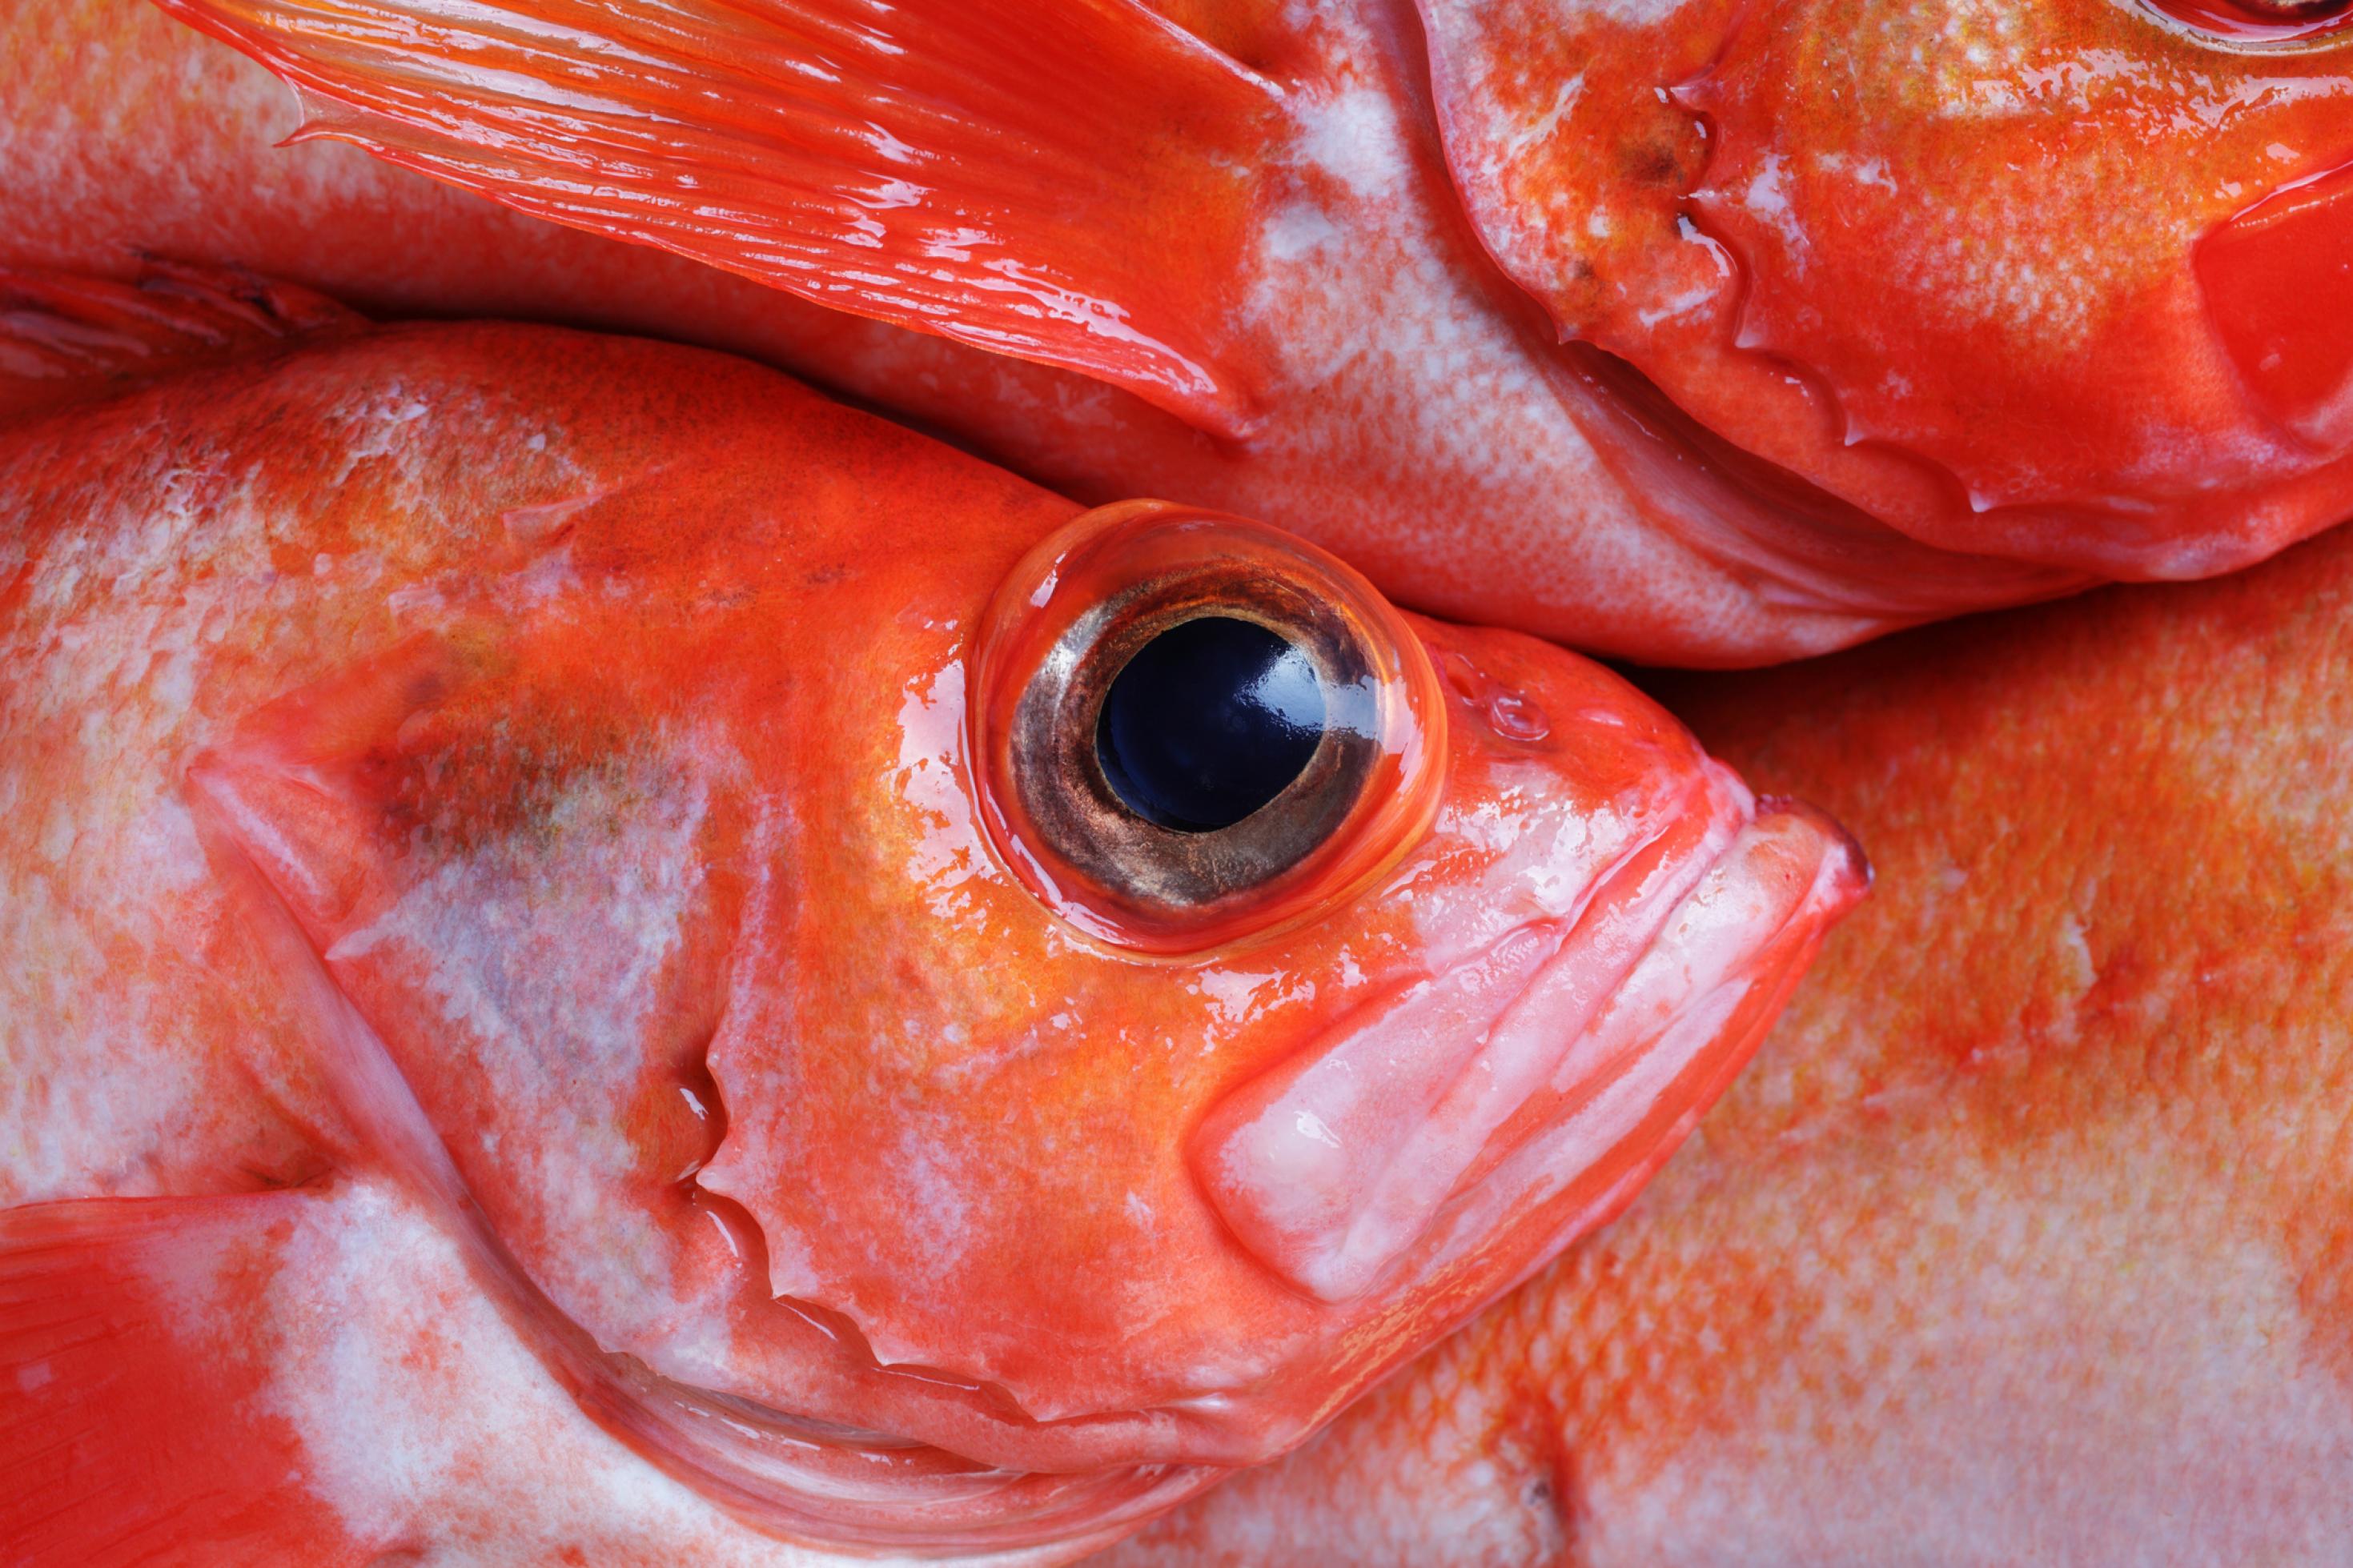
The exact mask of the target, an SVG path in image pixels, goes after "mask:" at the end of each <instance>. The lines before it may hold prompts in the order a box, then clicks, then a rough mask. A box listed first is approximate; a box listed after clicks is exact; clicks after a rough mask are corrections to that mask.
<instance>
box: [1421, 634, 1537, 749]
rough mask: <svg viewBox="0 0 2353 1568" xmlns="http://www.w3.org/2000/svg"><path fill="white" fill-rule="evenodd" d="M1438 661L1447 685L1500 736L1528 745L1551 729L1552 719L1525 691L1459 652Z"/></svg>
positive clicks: (1464, 704)
mask: <svg viewBox="0 0 2353 1568" xmlns="http://www.w3.org/2000/svg"><path fill="white" fill-rule="evenodd" d="M1438 663H1439V668H1440V671H1441V672H1442V673H1443V675H1444V676H1445V679H1446V688H1447V689H1448V690H1450V691H1451V692H1453V693H1454V695H1455V696H1456V697H1458V698H1460V699H1461V700H1462V704H1463V706H1465V707H1467V708H1469V709H1470V710H1472V712H1474V713H1476V714H1478V715H1479V717H1480V718H1481V719H1482V720H1484V721H1486V725H1487V728H1488V729H1490V730H1492V731H1494V732H1495V733H1496V734H1497V735H1499V736H1501V737H1502V738H1503V739H1504V740H1506V741H1517V742H1520V743H1521V744H1522V745H1530V746H1532V745H1534V744H1535V743H1536V742H1538V741H1541V740H1543V739H1544V738H1545V737H1546V736H1547V735H1550V734H1551V733H1552V721H1551V720H1550V719H1549V718H1547V717H1546V715H1545V710H1544V709H1543V707H1542V706H1541V705H1540V704H1538V703H1537V701H1536V700H1535V698H1533V697H1530V696H1529V695H1527V693H1525V692H1524V691H1520V690H1517V689H1514V688H1512V687H1509V686H1505V685H1504V684H1503V683H1502V682H1501V681H1499V680H1496V679H1494V678H1493V677H1492V676H1490V675H1489V674H1488V673H1487V672H1486V671H1485V670H1483V669H1481V668H1479V667H1478V666H1477V665H1475V664H1473V663H1472V662H1471V660H1470V659H1468V658H1465V657H1463V656H1462V655H1461V654H1459V653H1449V654H1447V655H1446V656H1445V657H1444V658H1440V660H1439V661H1438Z"/></svg>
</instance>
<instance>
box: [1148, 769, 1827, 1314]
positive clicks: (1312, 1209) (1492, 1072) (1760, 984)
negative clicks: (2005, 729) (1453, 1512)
mask: <svg viewBox="0 0 2353 1568" xmlns="http://www.w3.org/2000/svg"><path fill="white" fill-rule="evenodd" d="M1702 794H1703V795H1704V805H1703V807H1702V808H1701V809H1699V810H1695V811H1693V812H1690V813H1686V814H1684V817H1683V820H1682V821H1680V822H1678V823H1677V824H1676V826H1673V827H1672V828H1670V829H1668V830H1667V831H1666V832H1664V833H1662V834H1661V835H1660V836H1658V837H1654V838H1652V839H1651V840H1650V841H1649V842H1647V843H1645V844H1643V845H1642V846H1641V847H1639V848H1637V849H1635V850H1634V851H1633V852H1632V853H1630V855H1629V856H1627V857H1626V858H1623V859H1622V860H1620V863H1619V864H1618V865H1617V866H1616V867H1615V868H1613V869H1612V870H1611V871H1610V872H1609V875H1608V876H1607V877H1605V878H1604V879H1602V881H1601V882H1600V884H1599V886H1598V888H1597V889H1596V890H1595V892H1594V894H1593V896H1592V897H1591V898H1590V899H1589V900H1588V901H1587V902H1586V904H1585V906H1584V907H1583V909H1582V910H1579V911H1577V913H1576V914H1575V916H1574V917H1573V918H1570V919H1566V920H1561V921H1534V922H1529V923H1526V924H1523V925H1519V926H1516V927H1514V928H1513V929H1512V930H1511V931H1507V932H1505V933H1504V935H1503V936H1502V937H1500V938H1499V939H1497V940H1496V941H1495V942H1493V943H1492V944H1491V945H1489V946H1488V947H1487V948H1485V949H1484V950H1482V951H1481V952H1477V953H1475V954H1474V955H1472V957H1470V958H1469V959H1467V960H1465V961H1463V962H1461V963H1457V964H1455V965H1453V966H1451V967H1450V968H1448V969H1446V970H1444V971H1442V972H1440V973H1435V974H1431V975H1429V976H1427V977H1424V978H1422V979H1420V980H1419V981H1416V982H1413V983H1411V984H1406V985H1404V986H1402V987H1400V988H1398V990H1396V991H1394V992H1392V993H1391V994H1388V995H1386V996H1384V997H1380V998H1377V999H1375V1000H1373V1001H1371V1002H1369V1003H1367V1004H1366V1005H1365V1006H1363V1007H1361V1008H1359V1009H1357V1010H1356V1012H1355V1013H1353V1014H1351V1015H1350V1016H1348V1017H1346V1018H1345V1019H1343V1020H1341V1021H1340V1022H1339V1023H1338V1024H1337V1025H1335V1026H1334V1027H1333V1028H1332V1029H1331V1030H1329V1031H1327V1032H1326V1033H1325V1034H1324V1035H1323V1036H1322V1037H1319V1038H1317V1039H1316V1040H1315V1041H1314V1043H1313V1044H1311V1045H1310V1046H1309V1047H1308V1048H1307V1049H1305V1050H1303V1051H1302V1052H1300V1053H1298V1054H1297V1055H1295V1056H1294V1057H1293V1058H1291V1059H1290V1060H1288V1061H1286V1062H1285V1063H1283V1064H1282V1066H1280V1067H1278V1068H1275V1069H1273V1070H1272V1071H1271V1072H1269V1073H1267V1074H1265V1075H1264V1076H1262V1077H1261V1078H1259V1079H1255V1080H1253V1081H1251V1082H1250V1083H1247V1084H1245V1085H1243V1086H1242V1087H1241V1088H1240V1089H1238V1090H1236V1091H1235V1092H1234V1093H1233V1094H1231V1095H1229V1097H1228V1098H1227V1099H1225V1100H1222V1101H1220V1102H1219V1104H1218V1105H1217V1106H1216V1107H1215V1108H1214V1109H1213V1110H1211V1112H1210V1114H1209V1116H1208V1118H1207V1120H1206V1121H1204V1122H1203V1123H1202V1126H1201V1128H1200V1129H1199V1131H1198V1133H1197V1134H1196V1136H1195V1139H1194V1141H1193V1143H1192V1145H1191V1149H1190V1155H1191V1162H1192V1165H1193V1169H1194V1172H1195V1174H1196V1177H1197V1179H1198V1181H1199V1182H1200V1183H1201V1184H1202V1187H1203V1189H1204V1191H1205V1193H1206V1194H1207V1195H1208V1200H1209V1202H1210V1204H1211V1205H1212V1206H1213V1207H1214V1208H1215V1209H1216V1210H1217V1212H1218V1213H1219V1215H1220V1216H1221V1217H1222V1218H1223V1219H1224V1221H1225V1223H1226V1225H1227V1226H1229V1228H1230V1229H1231V1230H1232V1232H1233V1234H1234V1236H1235V1237H1237V1238H1238V1239H1239V1240H1240V1242H1241V1244H1242V1246H1243V1247H1246V1248H1247V1249H1248V1250H1249V1251H1250V1253H1251V1255H1252V1256H1254V1257H1255V1258H1258V1260H1259V1261H1260V1262H1261V1264H1263V1265H1264V1266H1265V1267H1266V1268H1269V1269H1270V1270H1271V1271H1272V1272H1273V1273H1274V1274H1275V1275H1277V1276H1278V1277H1280V1278H1281V1279H1283V1280H1284V1281H1285V1282H1287V1283H1288V1284H1289V1285H1291V1286H1292V1287H1293V1288H1294V1289H1298V1290H1300V1291H1301V1292H1303V1293H1304V1294H1306V1295H1308V1296H1310V1297H1312V1298H1314V1299H1315V1300H1321V1301H1324V1302H1331V1303H1336V1302H1342V1301H1347V1300H1355V1299H1357V1298H1360V1297H1363V1296H1366V1295H1367V1294H1368V1293H1371V1292H1374V1291H1377V1290H1381V1289H1385V1288H1388V1287H1393V1286H1395V1285H1397V1284H1398V1282H1399V1281H1400V1280H1401V1279H1403V1278H1405V1277H1406V1276H1407V1275H1408V1274H1409V1273H1411V1274H1413V1275H1417V1276H1422V1275H1433V1274H1439V1273H1448V1272H1451V1271H1452V1268H1453V1266H1455V1265H1457V1264H1461V1263H1464V1262H1468V1261H1470V1260H1472V1259H1473V1258H1477V1257H1479V1256H1480V1255H1482V1254H1483V1253H1484V1252H1485V1251H1487V1250H1488V1249H1489V1248H1490V1247H1493V1246H1494V1245H1495V1244H1497V1242H1498V1241H1499V1240H1500V1239H1504V1238H1506V1237H1507V1235H1508V1233H1511V1232H1513V1231H1514V1229H1515V1228H1516V1227H1517V1222H1519V1221H1520V1220H1522V1219H1524V1218H1526V1217H1527V1216H1529V1215H1533V1214H1535V1212H1536V1211H1537V1210H1538V1209H1540V1208H1542V1207H1543V1206H1544V1205H1546V1204H1547V1203H1548V1202H1549V1201H1550V1200H1551V1199H1553V1198H1555V1197H1557V1196H1559V1195H1560V1194H1563V1193H1565V1192H1567V1191H1568V1190H1569V1189H1570V1188H1572V1187H1580V1188H1583V1189H1585V1190H1587V1191H1588V1192H1590V1193H1593V1194H1596V1195H1597V1196H1598V1199H1599V1202H1598V1204H1596V1203H1588V1204H1581V1205H1573V1206H1572V1212H1570V1213H1568V1214H1567V1215H1555V1216H1553V1217H1554V1219H1555V1221H1556V1223H1555V1224H1553V1225H1550V1226H1544V1227H1542V1228H1543V1230H1544V1232H1545V1234H1544V1235H1543V1236H1541V1237H1527V1236H1512V1237H1508V1239H1509V1246H1508V1247H1507V1250H1510V1251H1512V1252H1514V1255H1515V1256H1516V1255H1519V1254H1528V1253H1530V1252H1531V1251H1532V1249H1531V1247H1529V1246H1528V1243H1529V1242H1530V1241H1531V1240H1532V1239H1533V1240H1535V1241H1537V1242H1539V1243H1540V1244H1541V1245H1540V1247H1538V1248H1535V1249H1533V1256H1532V1257H1530V1258H1528V1259H1527V1261H1526V1266H1527V1267H1533V1266H1534V1265H1535V1263H1537V1262H1541V1261H1542V1258H1544V1257H1545V1256H1548V1254H1549V1252H1550V1251H1551V1249H1552V1248H1553V1247H1555V1246H1557V1245H1559V1244H1561V1243H1563V1242H1565V1241H1566V1240H1567V1239H1568V1234H1567V1233H1570V1232H1573V1231H1574V1230H1577V1229H1581V1228H1583V1226H1586V1225H1589V1224H1591V1223H1595V1222H1596V1221H1597V1220H1598V1218H1599V1217H1605V1216H1606V1213H1607V1212H1612V1211H1614V1208H1615V1206H1617V1205H1620V1204H1622V1203H1623V1201H1624V1199H1625V1198H1626V1197H1628V1196H1630V1194H1631V1193H1632V1191H1633V1190H1634V1188H1635V1187H1636V1186H1637V1185H1639V1183H1640V1180H1641V1178H1642V1177H1643V1176H1645V1175H1647V1174H1648V1173H1649V1172H1650V1171H1651V1170H1653V1169H1655V1168H1656V1166H1657V1165H1658V1164H1659V1163H1661V1162H1662V1161H1663V1160H1664V1159H1665V1158H1666V1156H1667V1154H1668V1153H1670V1152H1672V1150H1673V1148H1674V1146H1675V1144H1676V1143H1678V1142H1680V1141H1681V1139H1682V1137H1683V1133H1684V1132H1686V1131H1689V1129H1690V1127H1691V1126H1692V1125H1693V1124H1694V1123H1695V1122H1696V1121H1697V1120H1698V1117H1699V1115H1700V1114H1701V1113H1702V1112H1703V1111H1704V1110H1705V1109H1706V1108H1707V1106H1708V1105H1709V1104H1710V1103H1712V1102H1713V1101H1714V1100H1715V1095H1716V1094H1717V1093H1720V1092H1721V1090H1722V1089H1723V1088H1724V1087H1725V1085H1726V1084H1728V1083H1729V1082H1730V1081H1731V1079H1732V1077H1733V1076H1734V1075H1735V1074H1736V1072H1737V1071H1738V1069H1739V1068H1740V1067H1741V1066H1742V1065H1744V1064H1745V1063H1746V1059H1747V1058H1748V1056H1749V1054H1750V1053H1751V1052H1752V1051H1753V1050H1754V1048H1755V1047H1756V1044H1757V1041H1758V1039H1760V1038H1761V1037H1762V1035H1763V1033H1764V1028H1765V1026H1766V1025H1767V1024H1769V1022H1770V1021H1771V1019H1772V1017H1773V1016H1774V1015H1775V1014H1777V1013H1778V1011H1779V1007H1780V1004H1781V1002H1782V1000H1783V999H1784V998H1785V997H1786V995H1787V994H1788V988H1789V986H1790V985H1792V984H1795V981H1796V978H1797V975H1798V974H1799V973H1800V972H1802V970H1803V968H1804V965H1805V963H1806V962H1807V961H1808V960H1809V959H1810V957H1811V956H1812V953H1813V951H1814V949H1815V947H1816V946H1817V945H1818V944H1819V942H1820V937H1821V935H1822V933H1823V932H1824V931H1826V930H1827V928H1828V927H1829V925H1830V924H1831V922H1832V921H1835V920H1836V919H1837V917H1838V916H1839V915H1840V914H1841V913H1842V912H1844V910H1846V909H1847V908H1848V907H1850V906H1851V905H1852V903H1853V902H1854V901H1855V900H1856V899H1858V898H1860V897H1861V896H1862V891H1863V889H1865V887H1866V886H1867V885H1868V881H1869V876H1870V872H1869V868H1868V866H1867V864H1866V863H1865V862H1864V860H1863V858H1862V852H1861V850H1860V849H1859V848H1857V847H1856V846H1855V845H1854V842H1853V840H1852V839H1851V838H1850V837H1847V835H1846V833H1845V832H1844V830H1843V829H1841V828H1840V827H1839V826H1837V825H1836V824H1835V823H1832V822H1831V820H1830V819H1829V818H1827V817H1825V816H1821V815H1820V813H1817V812H1815V811H1813V810H1812V809H1811V808H1810V807H1806V806H1802V805H1794V804H1789V803H1782V802H1778V801H1769V800H1768V801H1767V802H1765V803H1764V804H1763V805H1762V807H1761V808H1759V807H1757V806H1755V805H1752V803H1751V801H1750V799H1749V797H1748V795H1747V792H1746V790H1745V789H1744V788H1743V787H1742V786H1741V784H1739V782H1738V781H1737V780H1736V779H1735V778H1734V777H1733V776H1732V775H1731V773H1729V772H1728V771H1727V770H1724V769H1722V768H1721V767H1720V766H1718V765H1716V764H1714V763H1710V764H1709V765H1708V772H1707V773H1706V774H1705V776H1704V780H1703V783H1702Z"/></svg>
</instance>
